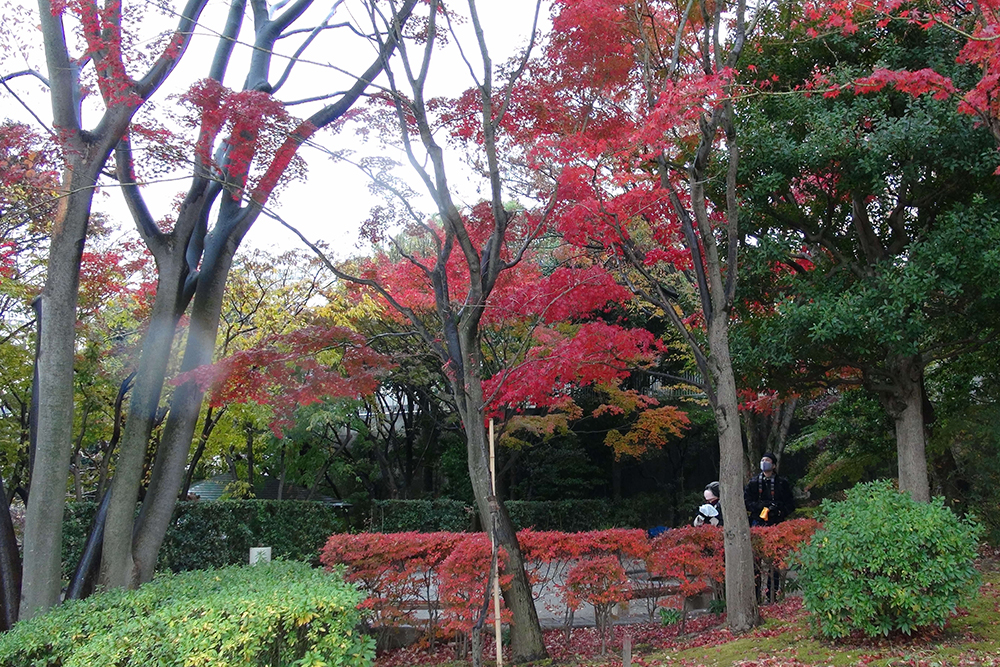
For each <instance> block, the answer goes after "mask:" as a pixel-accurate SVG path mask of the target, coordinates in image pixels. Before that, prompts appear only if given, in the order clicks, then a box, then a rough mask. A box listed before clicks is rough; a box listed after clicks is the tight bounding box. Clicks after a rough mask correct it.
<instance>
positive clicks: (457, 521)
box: [363, 495, 670, 533]
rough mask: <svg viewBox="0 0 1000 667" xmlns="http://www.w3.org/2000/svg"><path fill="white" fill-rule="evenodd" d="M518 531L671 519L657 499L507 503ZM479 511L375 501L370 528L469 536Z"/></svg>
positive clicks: (442, 503) (436, 503) (445, 503)
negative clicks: (476, 512)
mask: <svg viewBox="0 0 1000 667" xmlns="http://www.w3.org/2000/svg"><path fill="white" fill-rule="evenodd" d="M504 504H505V505H506V506H507V511H508V512H509V513H510V518H511V521H513V522H514V526H515V527H516V528H518V529H522V528H534V529H535V530H556V531H562V532H567V533H572V532H580V531H587V530H604V529H606V528H649V527H650V526H655V525H659V524H663V523H665V522H666V517H669V516H670V507H669V505H670V503H669V501H667V500H665V499H663V498H660V497H659V496H655V495H647V496H640V497H637V498H628V499H625V500H620V501H611V500H607V499H596V500H580V499H574V500H508V501H506V502H505V503H504ZM474 515H475V508H474V507H472V506H469V505H466V504H465V503H463V502H461V501H458V500H443V499H442V500H375V501H372V509H371V521H370V525H366V526H364V527H363V528H364V529H365V530H370V531H374V532H380V533H407V532H413V531H417V532H424V533H436V532H465V531H468V530H472V529H473V528H474V526H475V525H478V524H477V523H476V522H475V521H474V520H473V517H474Z"/></svg>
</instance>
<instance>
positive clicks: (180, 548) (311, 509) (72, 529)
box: [63, 500, 347, 577]
mask: <svg viewBox="0 0 1000 667" xmlns="http://www.w3.org/2000/svg"><path fill="white" fill-rule="evenodd" d="M96 510H97V505H96V503H93V502H83V503H69V504H68V505H67V508H66V518H65V523H64V526H63V567H64V568H67V569H68V570H69V571H66V570H64V576H66V577H68V576H69V575H70V574H71V573H72V572H71V570H72V568H74V567H75V566H76V562H77V560H78V559H79V557H80V554H81V553H82V551H83V545H84V543H85V542H86V539H87V532H88V531H89V530H90V523H91V521H93V518H94V513H95V512H96ZM346 528H347V524H346V520H345V518H344V512H343V510H342V509H341V508H338V507H333V506H330V505H325V504H323V503H318V502H308V501H298V500H221V501H213V502H204V501H194V502H181V503H177V507H176V508H175V509H174V519H173V522H172V523H171V526H170V528H169V529H168V530H167V535H166V538H165V539H164V541H163V547H162V548H161V549H160V557H159V562H158V563H157V569H159V570H171V571H173V572H183V571H186V570H203V569H206V568H210V567H225V566H227V565H240V564H244V563H246V562H247V558H248V555H249V552H250V547H271V549H272V551H271V555H272V557H274V558H283V559H286V560H306V561H314V562H316V561H317V559H318V557H319V556H318V555H319V549H320V547H322V546H323V544H324V543H325V542H326V539H327V538H328V537H329V536H330V535H331V534H332V533H339V532H343V531H344V530H346Z"/></svg>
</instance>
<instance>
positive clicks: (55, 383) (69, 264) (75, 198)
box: [20, 146, 106, 620]
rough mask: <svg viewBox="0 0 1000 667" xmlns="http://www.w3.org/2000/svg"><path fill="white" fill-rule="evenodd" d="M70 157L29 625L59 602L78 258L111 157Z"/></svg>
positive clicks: (47, 335) (32, 509)
mask: <svg viewBox="0 0 1000 667" xmlns="http://www.w3.org/2000/svg"><path fill="white" fill-rule="evenodd" d="M91 151H93V148H92V147H88V146H80V147H79V152H78V153H76V154H74V153H72V152H68V153H67V156H66V159H67V163H66V169H65V172H64V175H63V183H64V184H65V185H64V187H63V190H64V191H63V194H64V197H63V198H62V199H61V200H60V205H59V212H58V213H57V217H56V222H55V224H54V225H53V228H52V241H51V244H50V246H49V262H48V272H47V276H46V281H45V291H44V292H43V293H42V313H43V315H44V321H43V322H42V326H41V336H40V338H39V355H38V413H37V414H38V415H39V416H40V417H41V418H40V419H39V420H38V429H37V438H38V440H37V444H36V449H35V460H34V464H33V466H32V471H31V487H30V491H29V502H28V508H27V512H26V513H25V521H24V577H23V580H22V581H23V589H22V591H21V609H20V618H21V619H22V620H27V619H29V618H31V617H33V616H35V615H36V614H38V613H39V612H41V611H43V610H45V609H47V608H49V607H51V606H53V605H55V604H57V603H58V602H59V591H60V587H61V579H62V574H61V568H62V562H61V557H62V522H63V510H64V509H65V506H66V482H67V478H68V476H69V463H70V457H71V455H72V453H73V433H72V431H73V359H74V354H75V345H74V343H75V340H76V328H75V327H76V303H77V292H78V290H79V286H80V258H81V255H82V253H83V245H84V240H85V238H86V234H87V222H88V220H89V218H90V205H91V199H92V196H93V187H94V184H95V183H96V182H97V175H98V173H99V172H100V169H101V166H102V165H103V164H104V161H105V158H106V155H102V156H92V157H91V159H89V160H84V155H86V154H87V153H88V152H91Z"/></svg>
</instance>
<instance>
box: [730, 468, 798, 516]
mask: <svg viewBox="0 0 1000 667" xmlns="http://www.w3.org/2000/svg"><path fill="white" fill-rule="evenodd" d="M776 461H777V457H776V456H775V455H774V454H773V453H772V452H764V455H763V456H762V457H761V458H760V474H758V475H757V476H756V477H754V478H753V479H751V480H750V481H749V482H747V485H746V486H745V487H744V488H743V502H744V503H745V504H746V508H747V513H748V514H749V515H750V525H751V526H773V525H775V524H777V523H780V522H781V521H783V520H784V519H785V517H787V516H788V515H789V514H791V513H792V512H793V511H795V498H794V497H793V496H792V486H791V484H789V483H788V480H787V479H785V478H784V477H779V476H778V473H777V468H776Z"/></svg>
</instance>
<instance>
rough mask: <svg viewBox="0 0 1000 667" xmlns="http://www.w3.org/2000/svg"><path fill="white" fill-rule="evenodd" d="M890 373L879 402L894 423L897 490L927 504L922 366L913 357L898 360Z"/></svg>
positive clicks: (917, 358)
mask: <svg viewBox="0 0 1000 667" xmlns="http://www.w3.org/2000/svg"><path fill="white" fill-rule="evenodd" d="M891 372H892V377H891V386H892V390H891V393H888V394H884V395H883V403H884V404H885V406H886V408H887V409H888V412H889V414H890V416H892V418H893V419H894V420H895V421H896V456H897V459H898V466H899V490H900V491H905V492H907V493H909V494H910V496H912V497H913V499H914V500H916V501H919V502H930V499H931V491H930V479H929V477H928V475H927V454H926V447H927V445H926V443H927V433H926V431H925V430H924V427H925V424H924V394H923V373H924V369H923V364H922V363H921V361H920V359H919V357H917V356H906V357H900V358H898V359H896V361H895V363H894V364H892V371H891Z"/></svg>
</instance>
